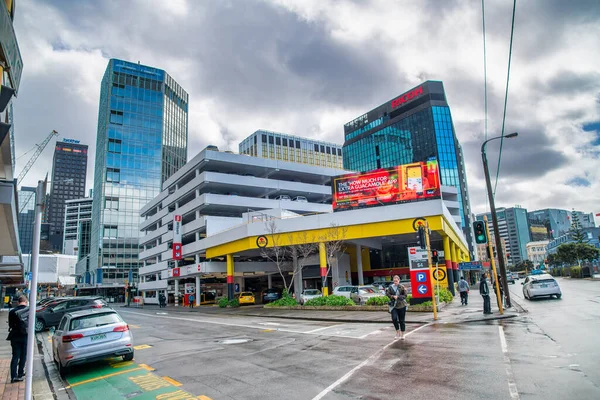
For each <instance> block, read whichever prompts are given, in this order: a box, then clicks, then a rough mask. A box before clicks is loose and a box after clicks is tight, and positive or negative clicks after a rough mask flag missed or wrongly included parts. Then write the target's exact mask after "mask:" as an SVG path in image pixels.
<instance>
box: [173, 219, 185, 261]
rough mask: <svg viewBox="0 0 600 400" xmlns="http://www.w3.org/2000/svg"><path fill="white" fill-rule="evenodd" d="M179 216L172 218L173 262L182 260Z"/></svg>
mask: <svg viewBox="0 0 600 400" xmlns="http://www.w3.org/2000/svg"><path fill="white" fill-rule="evenodd" d="M182 259H183V254H182V244H181V215H175V216H173V260H182Z"/></svg>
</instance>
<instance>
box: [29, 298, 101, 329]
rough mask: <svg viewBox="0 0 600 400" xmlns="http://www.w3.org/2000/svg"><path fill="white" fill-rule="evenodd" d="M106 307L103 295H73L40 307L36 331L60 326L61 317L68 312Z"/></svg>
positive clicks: (37, 314) (37, 312) (36, 319)
mask: <svg viewBox="0 0 600 400" xmlns="http://www.w3.org/2000/svg"><path fill="white" fill-rule="evenodd" d="M102 307H106V303H105V302H104V300H102V298H101V297H99V296H97V297H73V298H68V299H63V300H58V301H56V302H51V303H48V304H47V307H43V308H38V309H37V310H36V314H35V331H36V332H41V331H43V330H44V329H46V328H49V327H52V326H58V324H59V322H60V320H61V318H62V317H63V315H65V313H67V312H74V311H80V310H87V309H92V308H102Z"/></svg>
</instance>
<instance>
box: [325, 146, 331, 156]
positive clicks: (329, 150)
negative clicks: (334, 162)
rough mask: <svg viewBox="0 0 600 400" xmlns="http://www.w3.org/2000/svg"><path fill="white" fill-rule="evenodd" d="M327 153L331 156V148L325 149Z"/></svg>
mask: <svg viewBox="0 0 600 400" xmlns="http://www.w3.org/2000/svg"><path fill="white" fill-rule="evenodd" d="M325 151H326V152H327V154H331V147H329V146H327V148H326V149H325Z"/></svg>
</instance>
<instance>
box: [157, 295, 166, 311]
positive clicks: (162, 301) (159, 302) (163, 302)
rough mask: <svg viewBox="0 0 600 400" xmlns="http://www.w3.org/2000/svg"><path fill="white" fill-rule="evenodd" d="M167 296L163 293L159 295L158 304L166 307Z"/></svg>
mask: <svg viewBox="0 0 600 400" xmlns="http://www.w3.org/2000/svg"><path fill="white" fill-rule="evenodd" d="M165 303H166V298H165V295H164V294H163V293H161V294H159V295H158V304H159V307H160V308H164V307H166V304H165Z"/></svg>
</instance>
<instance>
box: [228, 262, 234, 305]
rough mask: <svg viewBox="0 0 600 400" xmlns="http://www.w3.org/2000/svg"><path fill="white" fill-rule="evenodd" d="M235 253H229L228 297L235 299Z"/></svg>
mask: <svg viewBox="0 0 600 400" xmlns="http://www.w3.org/2000/svg"><path fill="white" fill-rule="evenodd" d="M233 272H234V269H233V254H227V298H228V299H229V300H233V297H234V293H233Z"/></svg>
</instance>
